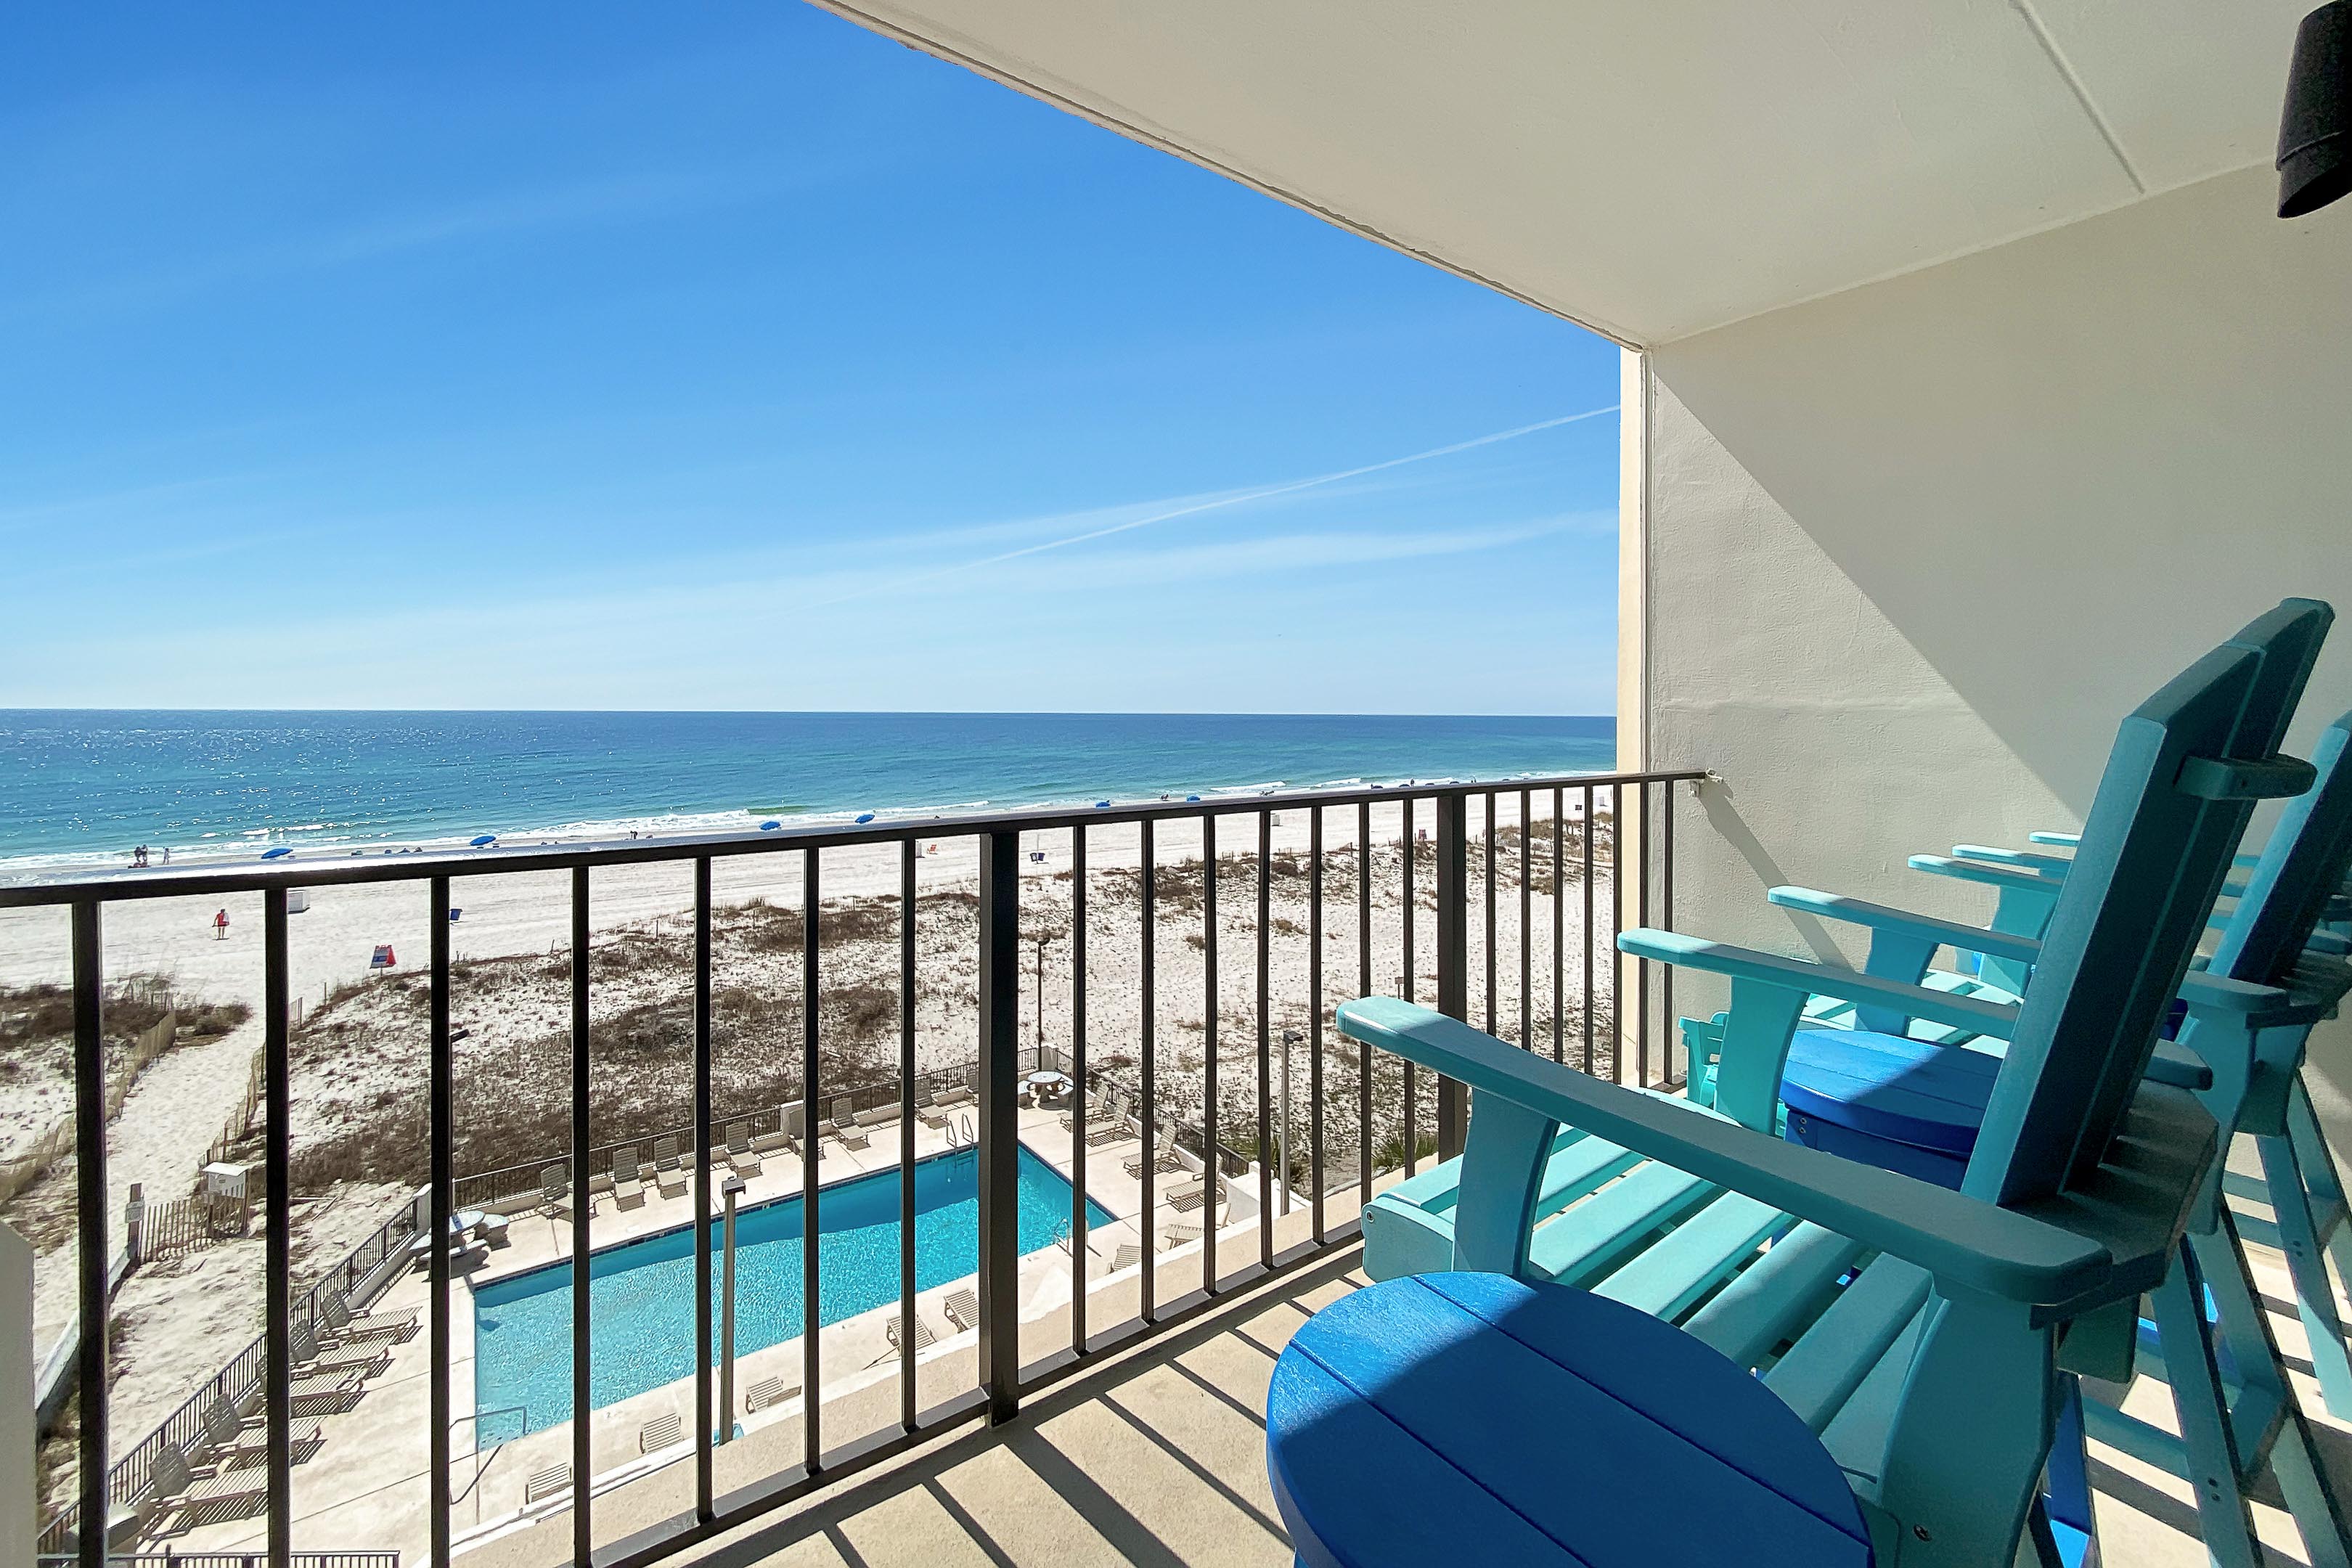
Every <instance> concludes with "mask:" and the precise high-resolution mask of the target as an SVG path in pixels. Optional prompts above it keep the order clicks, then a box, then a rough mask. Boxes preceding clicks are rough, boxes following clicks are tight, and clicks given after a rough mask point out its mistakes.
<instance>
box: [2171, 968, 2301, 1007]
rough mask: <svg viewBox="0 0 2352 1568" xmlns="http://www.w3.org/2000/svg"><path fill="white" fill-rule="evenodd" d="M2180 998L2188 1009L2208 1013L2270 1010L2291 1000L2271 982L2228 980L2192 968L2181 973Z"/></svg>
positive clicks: (2220, 975) (2222, 976) (2224, 975)
mask: <svg viewBox="0 0 2352 1568" xmlns="http://www.w3.org/2000/svg"><path fill="white" fill-rule="evenodd" d="M2180 999H2181V1000H2182V1001H2183V1002H2186V1003H2188V1004H2189V1010H2190V1011H2191V1012H2198V1011H2204V1012H2210V1013H2270V1012H2275V1011H2277V1010H2279V1009H2281V1008H2284V1007H2286V1006H2287V1005H2290V1001H2291V999H2290V998H2289V997H2288V995H2287V994H2286V993H2285V992H2284V991H2282V990H2280V989H2279V988H2278V987H2277V986H2275V985H2258V984H2254V983H2253V982H2252V981H2250V980H2232V979H2231V978H2230V977H2229V976H2228V975H2226V974H2214V973H2209V972H2207V971H2205V970H2201V969H2192V970H2190V971H2189V973H2187V974H2185V975H2183V976H2181V979H2180Z"/></svg>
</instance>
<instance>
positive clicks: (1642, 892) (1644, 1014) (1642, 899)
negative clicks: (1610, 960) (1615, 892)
mask: <svg viewBox="0 0 2352 1568" xmlns="http://www.w3.org/2000/svg"><path fill="white" fill-rule="evenodd" d="M1633 818H1634V823H1635V826H1634V830H1633V844H1634V847H1635V849H1636V850H1637V851H1638V853H1639V854H1640V857H1641V864H1640V865H1639V866H1638V867H1636V868H1635V869H1634V873H1633V885H1634V887H1635V888H1636V889H1638V893H1637V898H1636V902H1635V904H1634V906H1633V923H1634V924H1635V925H1641V926H1645V925H1648V924H1649V923H1650V786H1649V784H1648V782H1647V781H1646V780H1645V781H1643V782H1642V783H1639V784H1635V785H1634V786H1633ZM1633 986H1634V990H1635V993H1636V994H1635V995H1634V998H1633V1060H1634V1062H1635V1064H1636V1081H1637V1082H1639V1083H1640V1084H1641V1086H1642V1087H1643V1089H1647V1088H1649V1087H1650V961H1649V960H1648V959H1646V958H1643V959H1637V960H1635V961H1634V963H1633Z"/></svg>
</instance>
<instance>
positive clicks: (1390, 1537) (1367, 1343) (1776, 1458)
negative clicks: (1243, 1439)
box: [1266, 1274, 1872, 1568]
mask: <svg viewBox="0 0 2352 1568" xmlns="http://www.w3.org/2000/svg"><path fill="white" fill-rule="evenodd" d="M1266 1454H1267V1466H1268V1469H1269V1471H1270V1474H1271V1479H1272V1481H1273V1487H1274V1494H1275V1500H1276V1504H1277V1505H1278V1506H1279V1507H1280V1509H1281V1510H1282V1515H1283V1520H1284V1522H1285V1523H1286V1525H1287V1526H1288V1527H1289V1530H1290V1532H1291V1539H1292V1544H1293V1546H1294V1547H1295V1548H1296V1550H1297V1552H1298V1555H1299V1559H1300V1561H1301V1562H1304V1563H1308V1564H1310V1565H1312V1568H1339V1565H1346V1568H1389V1565H1393V1568H1438V1565H1440V1564H1453V1563H1563V1564H1568V1563H1581V1564H1587V1565H1589V1568H1675V1565H1678V1564H1699V1563H1707V1564H1718V1563H1737V1564H1738V1565H1739V1568H1866V1565H1867V1564H1868V1563H1871V1561H1872V1556H1871V1552H1870V1545H1869V1537H1868V1532H1867V1531H1866V1529H1865V1527H1864V1523H1863V1519H1862V1510H1861V1507H1860V1505H1859V1504H1857V1503H1856V1502H1855V1500H1854V1497H1853V1490H1852V1489H1851V1488H1850V1487H1849V1486H1848V1485H1847V1483H1846V1479H1845V1476H1844V1473H1843V1471H1841V1470H1840V1469H1839V1468H1838V1467H1837V1465H1836V1463H1835V1462H1834V1461H1833V1460H1832V1459H1831V1458H1830V1456H1829V1452H1828V1450H1827V1449H1825V1448H1824V1447H1822V1444H1821V1442H1820V1440H1819V1439H1818V1438H1816V1437H1815V1436H1813V1435H1812V1433H1811V1432H1810V1431H1809V1430H1807V1429H1806V1427H1805V1426H1804V1424H1803V1423H1802V1422H1801V1421H1800V1420H1798V1419H1797V1416H1796V1414H1795V1412H1793V1411H1791V1410H1790V1408H1789V1407H1788V1406H1787V1405H1784V1404H1782V1403H1781V1401H1780V1398H1779V1397H1778V1396H1777V1395H1775V1394H1772V1393H1771V1392H1770V1391H1769V1390H1768V1389H1767V1388H1765V1386H1764V1385H1763V1384H1761V1383H1759V1382H1758V1381H1757V1380H1756V1379H1755V1378H1754V1377H1752V1376H1750V1375H1749V1374H1748V1373H1746V1372H1745V1371H1743V1370H1742V1369H1740V1368H1739V1367H1738V1366H1737V1365H1735V1364H1733V1363H1731V1362H1730V1361H1728V1360H1727V1359H1725V1358H1724V1357H1723V1356H1722V1355H1720V1354H1718V1353H1717V1352H1716V1351H1714V1350H1712V1349H1710V1348H1709V1347H1707V1346H1706V1345H1704V1344H1702V1343H1700V1342H1698V1341H1696V1340H1695V1339H1693V1338H1691V1337H1690V1336H1689V1335H1688V1334H1685V1333H1684V1332H1683V1331H1681V1330H1679V1329H1676V1328H1675V1327H1674V1326H1672V1325H1671V1324H1668V1323H1665V1322H1662V1321H1659V1320H1658V1319H1655V1318H1653V1317H1650V1316H1649V1315H1647V1314H1646V1313H1643V1312H1639V1311H1636V1310H1633V1309H1632V1308H1630V1307H1627V1306H1624V1305H1622V1304H1621V1303H1618V1302H1615V1301H1611V1300H1604V1299H1602V1298H1601V1297H1598V1296H1594V1295H1591V1294H1590V1293H1588V1292H1586V1291H1582V1290H1574V1289H1568V1288H1566V1287H1563V1286H1558V1285H1528V1284H1523V1283H1521V1282H1519V1281H1517V1280H1515V1279H1507V1278H1505V1277H1503V1276H1501V1275H1493V1274H1424V1275H1417V1276H1413V1277H1411V1278H1407V1279H1391V1280H1387V1281H1384V1282H1383V1283H1381V1284H1378V1285H1374V1286H1371V1287H1370V1288H1369V1289H1362V1290H1359V1291H1357V1292H1355V1293H1354V1294H1353V1295H1350V1296H1349V1297H1348V1298H1346V1299H1345V1300H1341V1301H1339V1302H1337V1303H1335V1304H1334V1305H1332V1306H1330V1307H1327V1308H1325V1309H1324V1310H1322V1311H1320V1312H1318V1313H1317V1314H1316V1315H1315V1316H1314V1318H1313V1319H1312V1320H1310V1321H1308V1322H1307V1324H1306V1325H1305V1326H1304V1327H1302V1328H1301V1329H1300V1330H1299V1331H1297V1333H1296V1334H1294V1335H1293V1336H1291V1341H1290V1344H1289V1346H1288V1348H1287V1349H1286V1350H1285V1351H1284V1352H1283V1354H1282V1358H1281V1361H1280V1362H1279V1363H1277V1364H1276V1368H1275V1373H1274V1382H1273V1386H1272V1388H1271V1389H1270V1390H1269V1391H1268V1393H1267V1395H1266Z"/></svg>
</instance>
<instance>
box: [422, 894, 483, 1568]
mask: <svg viewBox="0 0 2352 1568" xmlns="http://www.w3.org/2000/svg"><path fill="white" fill-rule="evenodd" d="M425 911H426V912H425V919H426V920H427V921H431V922H432V927H433V930H432V932H431V934H430V937H429V938H428V943H429V946H430V948H431V951H432V962H433V982H432V986H433V988H432V993H431V998H430V1002H429V1004H428V1012H427V1025H426V1029H427V1034H428V1037H429V1039H430V1043H431V1050H432V1056H433V1060H432V1063H431V1066H430V1068H429V1070H428V1089H427V1093H426V1103H427V1110H426V1112H425V1142H426V1145H427V1147H428V1148H429V1150H430V1155H429V1158H430V1160H431V1163H432V1175H431V1178H430V1179H431V1184H432V1188H433V1191H432V1194H431V1196H430V1197H429V1198H427V1200H426V1201H425V1235H426V1237H428V1238H429V1239H428V1240H427V1241H426V1243H425V1258H427V1259H428V1260H429V1261H428V1262H427V1264H426V1268H427V1270H428V1272H429V1277H430V1279H431V1281H432V1285H431V1289H432V1292H433V1296H432V1300H430V1301H429V1302H428V1303H427V1304H426V1313H425V1316H426V1319H427V1321H428V1325H429V1326H428V1329H427V1332H428V1333H429V1334H430V1336H431V1338H430V1340H429V1344H430V1346H431V1352H432V1353H431V1357H430V1360H431V1363H432V1366H431V1375H432V1384H431V1387H430V1388H429V1389H428V1391H427V1394H426V1398H427V1402H428V1405H429V1406H430V1409H431V1417H430V1424H431V1426H432V1431H431V1433H430V1434H429V1435H428V1437H427V1443H428V1451H429V1455H430V1458H429V1460H428V1463H429V1465H430V1468H431V1469H432V1471H433V1476H432V1479H431V1480H430V1482H429V1483H428V1484H427V1487H426V1490H425V1498H426V1502H425V1507H426V1510H427V1512H428V1514H429V1517H430V1521H431V1522H430V1528H431V1531H432V1533H431V1536H430V1542H431V1550H432V1562H433V1564H434V1568H443V1565H444V1564H446V1563H447V1562H448V1561H449V1502H450V1498H449V1426H450V1421H451V1404H450V1397H449V1394H450V1390H449V1348H450V1346H449V1248H448V1245H447V1243H448V1237H449V1215H450V1214H451V1213H452V1209H451V1206H450V1205H451V1203H452V1201H453V1199H454V1197H455V1194H454V1193H453V1192H452V1191H451V1189H452V1187H453V1186H454V1185H455V1179H454V1178H455V1169H456V1158H455V1155H454V1152H453V1148H452V1140H453V1138H454V1136H455V1134H454V1131H453V1124H454V1121H455V1120H456V1116H455V1110H454V1106H455V1102H456V1098H457V1096H456V1083H457V1066H456V1063H455V1062H454V1061H453V1060H452V1058H451V1056H450V1040H449V879H448V878H446V877H436V878H434V879H433V882H432V891H431V894H430V895H429V897H428V899H427V900H426V903H425ZM481 1443H482V1435H481V1431H480V1428H479V1426H478V1425H477V1427H476V1430H475V1433H474V1447H476V1448H477V1449H479V1448H480V1447H481Z"/></svg>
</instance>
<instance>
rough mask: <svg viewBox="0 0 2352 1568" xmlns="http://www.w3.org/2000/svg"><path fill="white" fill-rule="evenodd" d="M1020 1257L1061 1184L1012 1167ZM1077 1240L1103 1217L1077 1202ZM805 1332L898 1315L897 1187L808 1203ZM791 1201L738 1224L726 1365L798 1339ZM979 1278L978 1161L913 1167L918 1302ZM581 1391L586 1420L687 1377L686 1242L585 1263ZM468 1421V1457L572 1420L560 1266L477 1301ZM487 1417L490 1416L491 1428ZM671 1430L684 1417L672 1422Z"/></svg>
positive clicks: (1027, 1156)
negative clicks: (472, 1412)
mask: <svg viewBox="0 0 2352 1568" xmlns="http://www.w3.org/2000/svg"><path fill="white" fill-rule="evenodd" d="M1019 1190H1020V1211H1019V1212H1020V1224H1019V1236H1020V1245H1021V1252H1022V1256H1024V1257H1026V1256H1028V1255H1029V1254H1030V1253H1032V1252H1035V1251H1038V1250H1040V1249H1041V1248H1044V1247H1051V1246H1052V1245H1053V1244H1054V1242H1055V1239H1056V1238H1057V1237H1062V1236H1064V1235H1066V1234H1067V1232H1068V1230H1069V1226H1070V1184H1069V1182H1068V1181H1067V1180H1066V1179H1065V1178H1064V1177H1063V1175H1062V1173H1060V1172H1059V1171H1056V1170H1055V1169H1054V1167H1053V1166H1051V1165H1049V1164H1047V1163H1045V1161H1043V1160H1041V1159H1039V1158H1038V1157H1037V1156H1036V1155H1034V1154H1033V1153H1031V1152H1029V1150H1028V1149H1027V1148H1025V1147H1024V1149H1022V1151H1021V1161H1020V1189H1019ZM1110 1223H1112V1222H1111V1215H1110V1214H1109V1211H1108V1210H1106V1209H1105V1208H1104V1207H1103V1206H1102V1205H1100V1204H1097V1203H1096V1202H1094V1201H1093V1200H1092V1199H1088V1200H1087V1225H1088V1226H1097V1225H1108V1224H1110ZM817 1224H818V1232H817V1268H818V1274H819V1285H818V1289H819V1291H820V1295H819V1298H818V1302H817V1321H819V1322H820V1323H837V1322H840V1321H842V1320H843V1319H845V1318H853V1317H856V1315H857V1314H858V1313H860V1312H866V1311H871V1310H873V1309H875V1308H877V1307H880V1306H884V1305H887V1304H888V1303H891V1302H895V1301H897V1300H898V1170H897V1168H896V1167H893V1168H891V1169H889V1170H884V1171H876V1172H874V1173H871V1174H869V1175H864V1176H860V1177H858V1178H856V1180H855V1181H848V1182H841V1183H837V1184H828V1185H826V1186H825V1187H824V1190H823V1191H822V1192H821V1193H820V1194H819V1195H818V1199H817ZM720 1225H721V1222H720V1221H719V1220H717V1219H713V1220H712V1221H711V1225H710V1233H711V1250H712V1253H713V1255H714V1256H713V1258H712V1263H711V1276H712V1280H711V1285H712V1291H713V1295H712V1301H713V1306H712V1316H711V1337H712V1340H713V1347H712V1348H713V1352H714V1362H713V1364H716V1360H715V1353H716V1350H717V1345H716V1341H717V1338H718V1332H719V1329H718V1308H717V1305H716V1302H717V1300H718V1297H717V1289H718V1276H719V1264H718V1259H717V1257H716V1254H717V1252H718V1249H719V1229H720ZM801 1231H802V1226H801V1199H800V1196H799V1194H793V1195H792V1196H790V1197H783V1198H772V1199H770V1200H769V1201H768V1202H766V1203H762V1204H760V1205H756V1206H754V1207H751V1208H747V1209H740V1210H738V1211H737V1213H736V1216H735V1260H736V1267H737V1279H736V1286H735V1353H736V1354H737V1355H738V1356H742V1355H746V1354H749V1353H750V1352H752V1351H757V1350H764V1349H766V1348H767V1347H768V1346H770V1345H773V1344H781V1343H782V1342H784V1341H786V1340H789V1339H793V1338H794V1337H796V1336H797V1335H798V1334H799V1333H800V1331H801V1324H802V1321H803V1316H802V1300H801ZM979 1268H980V1153H979V1151H977V1150H974V1149H958V1150H955V1151H952V1152H949V1153H945V1154H934V1155H932V1156H931V1157H930V1158H929V1159H926V1160H919V1161H918V1162H916V1164H915V1289H918V1290H925V1289H929V1288H930V1287H932V1286H934V1285H944V1284H946V1283H947V1282H948V1281H949V1280H950V1279H962V1278H963V1277H964V1276H966V1275H968V1274H973V1273H977V1272H978V1271H979ZM588 1281H589V1282H588V1310H589V1345H588V1371H589V1377H588V1389H589V1398H590V1401H591V1403H592V1405H594V1406H595V1407H596V1408H599V1409H602V1408H603V1407H604V1406H605V1405H615V1404H618V1403H619V1402H620V1401H622V1400H624V1399H627V1398H629V1397H630V1396H631V1395H633V1394H644V1393H646V1391H647V1390H649V1389H656V1388H659V1387H661V1386H662V1385H663V1384H667V1383H675V1382H677V1380H678V1379H680V1378H683V1377H691V1376H692V1375H694V1226H692V1225H691V1224H688V1225H684V1226H678V1227H677V1228H676V1229H673V1230H666V1231H661V1232H659V1233H657V1234H656V1235H653V1236H648V1237H643V1238H642V1239H640V1240H636V1241H631V1242H625V1243H624V1244H622V1245H621V1246H619V1247H607V1248H605V1249H604V1250H603V1251H601V1252H597V1253H595V1254H593V1255H592V1256H591V1257H590V1258H589V1260H588ZM474 1408H475V1409H476V1410H478V1411H480V1412H482V1413H483V1415H482V1419H481V1421H480V1423H479V1425H480V1428H481V1435H480V1439H479V1440H480V1441H481V1442H482V1443H484V1444H486V1445H487V1444H490V1443H502V1442H506V1441H509V1440H510V1439H512V1438H515V1437H520V1436H524V1435H526V1434H528V1433H531V1432H538V1431H541V1430H544V1429H545V1428H547V1427H550V1426H555V1425H557V1424H558V1423H560V1422H562V1421H567V1420H569V1419H571V1416H572V1266H571V1264H570V1263H569V1262H563V1263H551V1264H549V1265H548V1266H547V1267H545V1268H533V1269H530V1270H529V1271H527V1272H525V1273H521V1274H518V1275H515V1276H513V1277H512V1278H510V1279H499V1280H496V1281H494V1282H492V1283H490V1284H488V1285H484V1286H482V1287H481V1288H479V1289H477V1290H475V1292H474ZM493 1413H495V1414H493ZM682 1414H683V1413H682Z"/></svg>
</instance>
